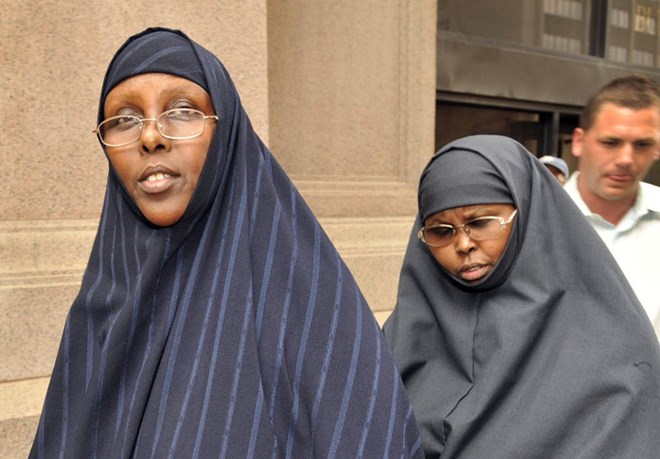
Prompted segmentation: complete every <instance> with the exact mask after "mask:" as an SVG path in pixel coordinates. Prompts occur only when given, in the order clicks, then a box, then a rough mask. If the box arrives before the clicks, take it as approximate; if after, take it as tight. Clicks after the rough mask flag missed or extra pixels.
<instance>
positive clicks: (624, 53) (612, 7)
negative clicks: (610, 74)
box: [606, 0, 660, 67]
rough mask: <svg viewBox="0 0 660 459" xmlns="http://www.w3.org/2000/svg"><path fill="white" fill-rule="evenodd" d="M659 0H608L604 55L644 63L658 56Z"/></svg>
mask: <svg viewBox="0 0 660 459" xmlns="http://www.w3.org/2000/svg"><path fill="white" fill-rule="evenodd" d="M659 7H660V1H658V0H611V1H610V2H609V9H608V18H609V20H608V24H607V55H606V56H607V58H608V59H609V60H612V61H617V62H625V63H628V64H635V65H643V66H647V67H658V66H660V59H659V58H658V54H659V50H658V24H657V21H658V13H659V11H660V10H659Z"/></svg>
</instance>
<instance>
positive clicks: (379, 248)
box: [320, 217, 414, 318]
mask: <svg viewBox="0 0 660 459" xmlns="http://www.w3.org/2000/svg"><path fill="white" fill-rule="evenodd" d="M413 220H414V219H413V218H411V217H389V218H383V217H374V218H322V219H320V223H321V225H322V226H323V228H324V229H325V231H326V233H327V234H328V237H330V239H331V240H332V242H333V243H334V244H335V247H337V250H338V251H339V253H340V255H341V257H342V259H343V260H344V261H345V263H346V265H347V266H348V268H349V269H350V270H351V272H352V273H353V276H354V277H355V280H356V281H357V283H358V285H359V286H360V290H362V293H363V295H364V297H365V299H366V300H367V303H368V304H369V306H370V308H371V310H372V311H374V313H382V312H384V313H388V311H391V310H392V309H393V308H394V305H395V303H396V294H397V290H398V283H399V273H400V271H401V263H402V262H403V257H404V255H405V251H406V246H407V243H408V237H409V235H410V231H411V230H412V225H413ZM377 317H378V316H377ZM380 317H381V318H382V314H381V315H380Z"/></svg>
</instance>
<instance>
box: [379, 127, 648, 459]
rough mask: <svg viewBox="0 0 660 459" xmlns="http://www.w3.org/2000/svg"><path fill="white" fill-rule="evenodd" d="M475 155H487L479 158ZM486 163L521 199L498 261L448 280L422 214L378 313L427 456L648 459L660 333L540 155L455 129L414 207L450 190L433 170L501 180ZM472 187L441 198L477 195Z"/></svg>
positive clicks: (463, 179)
mask: <svg viewBox="0 0 660 459" xmlns="http://www.w3.org/2000/svg"><path fill="white" fill-rule="evenodd" d="M473 156H478V157H479V161H478V163H480V164H482V165H483V160H486V161H487V162H488V163H490V166H489V167H478V168H475V167H474V160H473V159H470V157H473ZM457 158H464V159H465V161H464V162H461V161H457ZM492 174H497V175H498V176H499V179H500V180H501V182H502V183H504V184H505V185H506V187H507V188H508V193H509V194H510V196H511V198H512V202H513V204H514V205H515V207H516V208H517V209H518V213H517V216H516V219H515V221H514V225H513V228H512V232H511V236H510V239H509V243H508V245H507V248H506V249H505V252H504V254H503V255H502V258H501V259H500V261H499V262H498V264H497V265H496V266H495V269H494V271H493V272H492V273H491V275H490V276H489V277H488V278H487V279H485V280H484V281H483V282H481V283H478V284H477V285H474V286H470V285H466V284H459V283H456V282H453V281H452V279H451V278H450V277H449V276H448V275H447V273H446V272H445V270H444V269H443V268H441V267H440V265H439V264H438V263H437V262H436V260H435V259H434V258H433V256H432V254H431V253H430V251H429V250H428V248H427V247H425V246H424V244H423V243H422V242H420V241H419V240H418V239H417V238H416V233H417V231H418V230H419V228H420V226H421V224H422V220H421V218H420V217H419V216H418V217H417V219H416V221H415V224H414V228H413V231H412V235H411V237H410V241H409V244H408V249H407V252H406V255H405V259H404V263H403V268H402V271H401V277H400V283H399V293H398V298H397V304H396V308H395V310H394V312H393V314H392V316H391V317H390V318H389V319H388V321H387V323H386V324H385V334H386V336H387V338H388V342H389V344H390V346H391V348H392V350H393V352H394V355H395V358H396V360H397V363H398V364H399V368H400V371H401V374H402V377H403V380H404V383H405V385H406V389H407V390H408V393H409V396H410V398H411V401H412V403H413V409H414V410H415V416H416V418H417V421H418V425H419V427H420V430H421V433H422V441H423V445H424V450H425V453H426V454H427V457H438V456H439V455H440V454H442V457H443V458H452V457H470V458H473V457H474V458H482V457H488V458H523V457H524V458H527V459H528V458H539V459H541V458H543V459H548V458H567V457H589V458H597V457H598V458H602V457H612V458H614V457H616V458H623V457H625V458H655V457H657V456H658V451H660V436H659V435H658V426H659V425H660V348H659V346H658V341H657V339H656V338H655V336H654V333H653V329H652V327H651V324H650V322H649V320H648V317H647V316H646V315H645V313H644V310H643V309H642V307H641V305H640V304H639V302H638V301H637V299H636V298H635V295H634V293H633V292H632V290H631V288H630V286H629V285H628V283H627V282H626V281H625V278H624V276H623V274H622V273H621V271H620V269H619V268H618V266H617V264H616V262H615V261H614V259H613V258H612V256H611V255H610V253H609V251H608V250H607V248H606V247H605V246H604V244H603V243H602V241H601V240H600V238H599V237H598V236H597V235H596V233H595V232H594V231H593V229H592V228H591V227H590V226H589V223H588V222H586V220H585V219H584V218H583V216H582V215H581V214H580V212H579V210H578V209H577V208H576V207H575V205H574V204H573V202H572V201H571V199H570V198H569V197H568V195H567V194H566V193H565V191H564V190H563V189H562V188H561V186H560V185H559V183H558V182H557V181H556V179H555V178H554V177H553V176H552V175H551V174H550V173H549V172H548V171H547V170H546V168H545V166H543V165H542V164H541V163H540V162H539V161H538V160H537V159H536V158H534V157H533V156H532V155H531V154H530V153H529V152H528V151H527V150H525V148H524V147H523V146H522V145H520V144H518V143H517V142H515V141H513V140H511V139H508V138H505V137H499V136H474V137H468V138H465V139H461V140H457V141H455V142H453V143H450V144H449V145H447V146H446V147H445V148H443V149H442V150H440V151H439V152H438V153H437V154H436V156H435V157H434V158H433V159H432V161H431V162H430V165H429V166H427V169H426V170H425V172H424V173H423V175H422V181H421V184H420V193H421V194H422V196H420V199H419V202H420V212H421V213H424V212H425V207H424V206H425V203H427V202H429V201H433V198H430V197H429V196H426V193H438V194H443V195H452V194H453V193H454V190H453V188H452V187H451V186H447V183H448V180H445V179H442V178H439V177H443V176H447V177H448V176H452V177H454V179H453V180H455V181H456V182H457V183H471V184H476V183H478V182H482V183H486V182H489V181H490V182H491V183H496V182H493V181H492ZM489 175H490V177H489ZM468 176H470V177H469V178H468ZM449 181H450V180H449ZM468 195H469V193H466V194H465V198H464V200H462V199H463V198H461V199H460V200H457V199H455V198H454V197H447V196H444V197H440V198H438V199H439V200H440V201H447V202H449V203H450V205H451V207H455V206H462V205H472V204H476V202H474V201H473V200H471V199H472V198H470V197H469V196H468ZM444 205H445V204H442V205H440V207H443V206H444ZM439 210H442V209H439Z"/></svg>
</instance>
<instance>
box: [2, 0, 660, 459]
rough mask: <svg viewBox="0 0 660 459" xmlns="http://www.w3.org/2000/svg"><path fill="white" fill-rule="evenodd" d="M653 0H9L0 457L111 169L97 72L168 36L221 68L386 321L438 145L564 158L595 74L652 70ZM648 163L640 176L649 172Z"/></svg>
mask: <svg viewBox="0 0 660 459" xmlns="http://www.w3.org/2000/svg"><path fill="white" fill-rule="evenodd" d="M659 8H660V5H659V2H658V1H632V0H629V1H624V0H609V1H608V0H601V1H599V0H497V1H494V0H378V1H376V0H360V1H356V0H333V1H327V0H217V1H208V0H190V1H187V2H178V1H174V0H164V1H162V2H158V3H153V2H152V3H148V2H147V3H145V2H133V1H125V0H117V1H114V2H102V1H100V0H89V1H87V2H60V1H55V0H22V1H18V0H8V1H4V2H3V13H2V15H1V17H0V40H1V42H2V46H1V47H0V72H1V74H2V79H0V96H1V97H0V126H2V129H3V130H4V132H3V135H2V136H0V196H2V198H1V199H0V457H2V458H13V457H17V458H22V457H25V456H26V455H27V451H28V450H29V447H30V444H31V442H32V437H33V434H34V431H35V428H36V423H37V422H38V417H39V413H40V410H41V403H42V401H43V397H44V393H45V389H46V386H47V384H48V378H49V374H50V371H51V369H52V365H53V362H54V359H55V354H56V352H57V346H58V344H59V339H60V336H61V332H62V328H63V325H64V320H65V316H66V313H67V311H68V308H69V306H70V304H71V302H72V300H73V298H74V297H75V295H76V293H77V290H78V287H79V284H80V279H81V277H82V273H83V270H84V268H85V266H86V263H87V257H88V254H89V250H90V248H91V244H92V242H93V238H94V235H95V231H96V225H97V221H98V217H99V214H100V209H101V205H102V200H103V194H104V189H105V179H106V175H107V164H106V160H105V158H104V157H103V155H102V153H101V149H100V148H99V145H98V141H97V140H96V138H95V137H94V135H93V134H92V132H91V131H92V129H93V128H94V127H95V126H94V125H95V120H96V111H97V104H98V97H99V91H100V87H101V83H102V79H103V75H104V72H105V69H106V66H107V64H108V62H109V60H110V58H111V57H112V55H113V53H114V52H115V50H116V49H117V48H118V47H119V46H120V45H121V44H122V43H123V42H124V40H125V39H126V38H127V37H128V36H129V35H132V34H134V33H137V32H139V31H141V30H143V29H144V28H146V27H149V26H154V25H161V26H167V27H173V28H179V29H181V30H183V31H184V32H186V33H187V34H189V35H190V36H191V37H192V38H193V39H195V40H196V41H198V42H200V43H202V44H203V45H205V46H206V47H207V48H209V49H210V50H212V51H213V52H214V53H215V54H217V55H218V56H219V57H220V58H221V60H223V62H224V64H225V65H226V66H227V68H228V69H229V71H230V73H231V74H232V76H233V78H234V80H235V83H236V85H237V87H238V90H239V93H240V94H241V97H242V100H243V104H244V106H245V107H246V110H247V112H248V114H249V115H250V118H251V120H252V122H253V124H254V126H255V128H256V130H257V132H258V133H259V134H260V136H261V137H262V139H263V140H264V142H265V143H266V144H267V145H269V147H270V149H271V150H272V151H273V153H274V155H275V156H276V157H277V158H278V160H279V161H280V162H281V163H282V165H283V167H284V168H285V169H286V170H287V172H288V173H289V174H290V176H291V177H292V178H293V180H294V182H295V183H296V184H297V186H298V187H299V189H300V190H301V192H302V194H303V196H304V197H305V199H306V200H307V201H308V203H309V204H310V206H311V207H312V209H313V210H314V211H315V213H316V214H317V215H318V216H319V219H320V221H321V223H322V225H323V227H324V228H325V230H326V231H327V232H328V235H329V236H330V238H331V239H332V240H333V241H334V242H335V244H336V245H337V247H338V249H339V251H340V253H341V254H342V257H343V258H344V260H345V261H346V263H347V264H348V266H349V267H350V268H351V270H352V271H353V273H354V275H355V277H356V278H357V280H358V282H359V283H360V285H361V287H362V290H363V293H364V294H365V297H366V298H367V300H368V302H369V304H370V305H371V308H372V310H373V311H374V313H375V314H376V317H377V319H378V320H379V322H381V323H382V322H383V321H384V320H385V318H386V317H387V315H388V314H389V312H390V311H391V309H392V308H393V306H394V302H395V300H396V289H397V282H398V273H399V269H400V265H401V260H402V258H403V254H404V251H405V247H406V243H407V240H408V238H409V236H410V229H411V226H412V222H413V218H414V215H415V213H416V189H417V180H418V178H419V173H420V172H421V170H422V168H423V167H424V165H425V164H426V162H427V161H428V159H429V158H430V156H431V155H432V154H433V153H434V151H436V149H437V148H439V147H440V146H441V145H443V144H445V143H447V142H448V141H450V140H453V139H455V138H458V137H462V136H464V135H468V134H475V133H496V134H503V135H509V136H511V137H514V138H516V139H518V140H519V141H521V142H522V143H523V144H525V145H526V146H527V147H528V148H529V149H530V150H531V151H532V152H533V153H535V154H536V155H537V156H541V155H544V154H551V155H558V156H561V157H562V158H564V159H565V160H566V161H567V162H568V163H569V165H571V168H572V169H573V168H574V162H573V161H572V158H571V156H570V144H569V142H570V134H571V132H572V129H573V128H574V127H575V126H576V124H577V117H578V114H579V110H580V107H581V106H582V104H584V102H585V100H586V97H587V96H588V95H589V94H590V93H591V92H592V91H593V90H594V89H596V88H597V87H598V86H600V85H601V84H603V83H605V82H606V81H608V80H609V79H611V78H614V77H616V76H620V75H625V74H628V73H632V72H636V73H642V74H646V75H648V76H650V77H652V78H654V79H656V80H660V47H659V45H658V44H659V40H660V35H659V33H658V29H657V27H658V26H657V21H658V19H659V16H658V14H659ZM659 174H660V172H659V170H658V166H657V165H656V167H655V168H654V169H653V170H652V171H651V174H650V177H649V180H650V181H653V182H654V183H656V184H658V183H659V182H660V177H659Z"/></svg>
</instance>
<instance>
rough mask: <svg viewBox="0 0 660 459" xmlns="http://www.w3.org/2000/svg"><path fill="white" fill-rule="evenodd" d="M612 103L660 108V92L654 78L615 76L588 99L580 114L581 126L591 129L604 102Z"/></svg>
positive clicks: (634, 108)
mask: <svg viewBox="0 0 660 459" xmlns="http://www.w3.org/2000/svg"><path fill="white" fill-rule="evenodd" d="M606 103H612V104H615V105H618V106H621V107H626V108H630V109H633V110H642V109H644V108H648V107H651V106H654V105H655V106H656V107H658V109H660V94H659V93H658V87H657V85H656V84H655V82H653V81H652V80H650V79H648V78H646V77H645V76H642V75H628V76H625V77H621V78H615V79H614V80H612V81H610V82H609V83H607V84H606V85H605V86H603V87H602V88H600V89H599V90H598V91H596V92H595V93H594V94H593V95H592V96H591V97H590V98H589V100H588V101H587V104H586V105H585V107H584V109H583V110H582V113H581V114H580V127H581V128H582V129H584V130H585V131H586V130H589V129H590V128H591V127H592V126H593V124H594V121H595V119H596V116H597V115H598V112H599V111H600V109H601V107H602V106H603V104H606Z"/></svg>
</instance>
